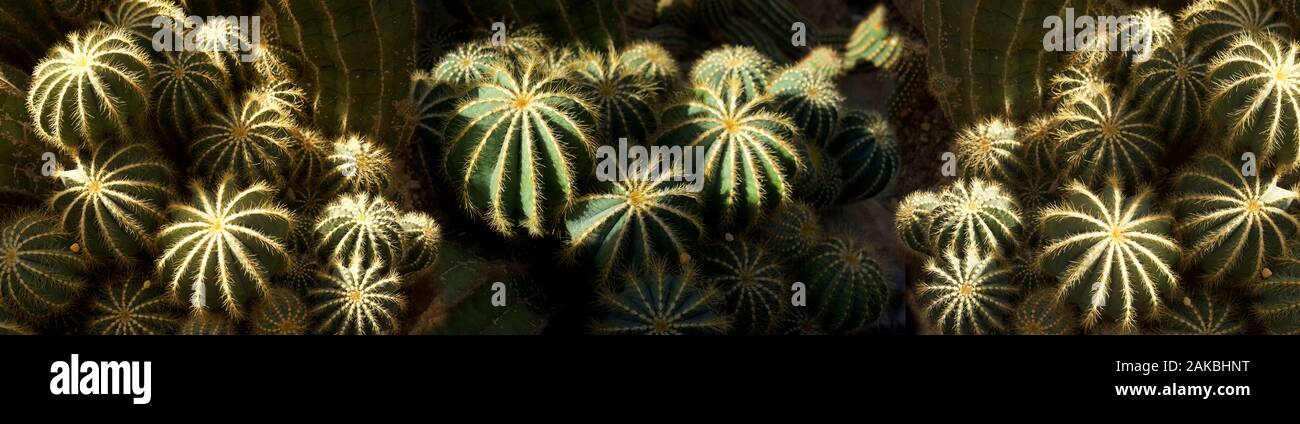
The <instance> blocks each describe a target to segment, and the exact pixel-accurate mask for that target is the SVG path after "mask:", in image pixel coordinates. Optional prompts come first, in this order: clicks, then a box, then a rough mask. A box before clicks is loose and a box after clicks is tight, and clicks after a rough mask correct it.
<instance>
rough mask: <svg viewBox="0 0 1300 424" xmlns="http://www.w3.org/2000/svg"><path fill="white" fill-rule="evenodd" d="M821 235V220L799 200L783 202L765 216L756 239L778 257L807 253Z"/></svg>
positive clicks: (789, 258)
mask: <svg viewBox="0 0 1300 424" xmlns="http://www.w3.org/2000/svg"><path fill="white" fill-rule="evenodd" d="M821 236H822V229H821V224H819V223H818V222H817V214H816V213H815V212H814V211H813V209H812V207H809V206H808V205H806V204H804V203H802V202H786V203H785V204H782V205H781V207H780V208H777V209H776V211H774V212H772V215H771V216H770V217H768V219H767V222H766V224H765V225H763V229H762V231H761V232H760V233H759V240H761V241H762V242H763V244H764V246H765V247H766V248H767V250H769V251H771V252H772V253H774V254H776V256H777V257H778V258H782V260H791V259H795V258H801V257H803V255H805V254H807V253H808V250H809V249H812V247H813V245H814V244H816V243H817V242H818V241H819V240H820V239H821Z"/></svg>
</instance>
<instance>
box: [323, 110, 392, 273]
mask: <svg viewBox="0 0 1300 424" xmlns="http://www.w3.org/2000/svg"><path fill="white" fill-rule="evenodd" d="M330 147H331V151H330V155H329V156H326V157H325V163H324V165H325V169H324V171H325V172H324V174H323V175H321V182H320V184H321V190H322V192H323V193H326V194H339V193H343V194H346V193H359V192H369V193H382V192H384V190H386V189H388V186H389V184H390V183H391V180H392V179H393V164H392V163H393V159H392V157H391V156H390V155H389V154H388V150H386V149H384V148H383V146H380V145H379V144H377V143H373V142H371V141H370V140H369V139H367V138H365V137H364V136H359V135H355V134H349V135H346V136H343V137H339V138H338V139H337V140H335V141H334V142H333V143H331V145H330ZM390 263H391V262H390Z"/></svg>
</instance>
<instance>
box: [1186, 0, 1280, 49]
mask: <svg viewBox="0 0 1300 424" xmlns="http://www.w3.org/2000/svg"><path fill="white" fill-rule="evenodd" d="M1178 21H1179V25H1181V26H1182V27H1183V31H1184V32H1185V34H1184V35H1183V39H1184V40H1186V43H1187V45H1188V46H1190V47H1192V48H1194V50H1193V52H1192V54H1193V55H1195V56H1197V57H1199V58H1201V59H1203V60H1208V59H1210V58H1213V57H1215V56H1218V55H1219V54H1220V53H1222V52H1224V51H1226V50H1229V49H1231V46H1232V44H1234V42H1233V38H1235V37H1237V36H1239V35H1243V34H1248V35H1252V36H1259V35H1265V34H1272V35H1276V36H1279V37H1289V36H1290V35H1291V27H1290V26H1289V25H1287V23H1286V20H1285V19H1284V17H1283V16H1282V14H1281V13H1279V12H1278V10H1277V9H1275V8H1273V6H1272V5H1270V4H1268V2H1267V1H1266V0H1197V2H1196V3H1194V4H1192V5H1191V6H1188V7H1187V8H1186V9H1184V10H1183V13H1182V14H1181V15H1179V18H1178Z"/></svg>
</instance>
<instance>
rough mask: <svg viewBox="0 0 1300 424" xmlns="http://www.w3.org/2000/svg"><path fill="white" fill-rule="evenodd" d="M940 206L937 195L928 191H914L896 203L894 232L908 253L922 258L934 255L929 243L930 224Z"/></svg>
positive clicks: (940, 202) (940, 201)
mask: <svg viewBox="0 0 1300 424" xmlns="http://www.w3.org/2000/svg"><path fill="white" fill-rule="evenodd" d="M941 204H943V201H942V200H940V198H939V195H938V194H936V193H934V192H929V191H914V192H912V193H911V194H908V195H907V197H904V198H903V200H902V201H901V202H899V203H898V211H897V212H895V213H894V231H895V232H896V233H898V238H899V240H900V241H902V242H903V247H905V248H907V251H908V253H911V254H913V255H917V256H923V257H924V256H930V255H932V254H934V253H936V252H935V251H934V248H933V245H932V244H931V242H930V224H931V222H932V218H933V217H934V214H935V211H936V210H937V209H938V208H939V206H940V205H941Z"/></svg>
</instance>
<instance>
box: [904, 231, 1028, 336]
mask: <svg viewBox="0 0 1300 424" xmlns="http://www.w3.org/2000/svg"><path fill="white" fill-rule="evenodd" d="M964 252H965V253H964V254H963V255H961V256H958V255H957V253H956V250H955V249H951V248H950V249H948V250H946V251H945V252H944V254H943V256H942V257H941V258H931V259H930V261H929V262H928V263H926V265H925V270H926V273H927V275H929V277H930V278H929V280H928V281H927V282H925V283H922V284H920V285H919V286H918V287H917V289H916V291H917V294H918V295H919V296H921V297H922V298H924V299H925V301H926V307H925V308H926V311H927V312H928V313H929V315H930V317H931V319H933V320H934V323H935V325H936V326H938V327H939V330H940V331H942V332H944V333H948V334H988V333H995V332H1001V331H1005V330H1006V327H1007V325H1006V321H1007V317H1008V316H1009V315H1010V314H1011V311H1012V308H1011V302H1010V298H1011V296H1013V295H1015V293H1016V288H1015V287H1013V286H1011V285H1010V284H1007V277H1008V276H1009V275H1010V270H1009V269H1008V268H1007V267H1006V266H1005V265H1004V264H1003V263H1002V262H1001V260H1000V259H999V257H998V256H997V255H996V254H981V253H980V252H979V250H978V249H976V248H975V247H974V246H971V245H968V246H966V249H965V251H964Z"/></svg>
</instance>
